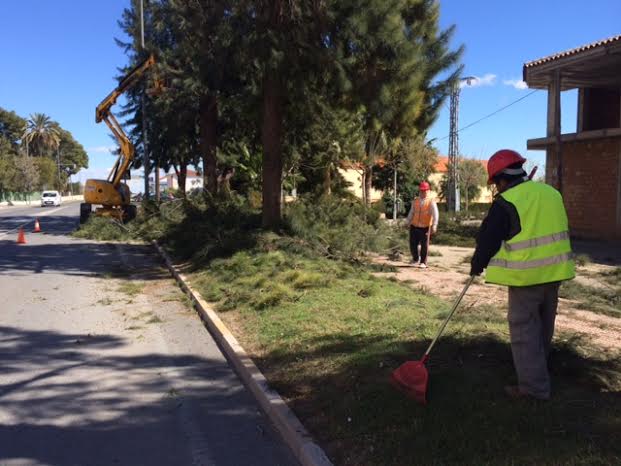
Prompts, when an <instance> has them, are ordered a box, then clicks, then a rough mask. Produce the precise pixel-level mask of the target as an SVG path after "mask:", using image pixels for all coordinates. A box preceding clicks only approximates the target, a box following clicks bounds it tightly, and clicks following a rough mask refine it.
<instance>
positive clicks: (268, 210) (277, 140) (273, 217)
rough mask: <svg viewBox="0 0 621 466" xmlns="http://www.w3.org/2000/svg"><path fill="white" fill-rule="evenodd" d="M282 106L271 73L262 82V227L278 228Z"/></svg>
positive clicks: (275, 79) (280, 183)
mask: <svg viewBox="0 0 621 466" xmlns="http://www.w3.org/2000/svg"><path fill="white" fill-rule="evenodd" d="M282 107H283V102H282V95H281V85H280V82H279V79H278V77H277V76H276V75H275V73H274V72H273V71H271V72H268V73H267V75H266V77H265V78H264V80H263V122H262V128H261V140H262V143H263V167H262V170H261V173H262V177H263V227H265V228H269V229H272V230H274V229H277V228H278V227H279V226H280V220H281V218H280V207H281V204H280V196H281V192H280V191H281V185H282V131H283V129H282V124H283V121H282V119H283V108H282Z"/></svg>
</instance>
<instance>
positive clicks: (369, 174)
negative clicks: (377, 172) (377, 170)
mask: <svg viewBox="0 0 621 466" xmlns="http://www.w3.org/2000/svg"><path fill="white" fill-rule="evenodd" d="M372 182H373V167H371V166H370V165H365V167H364V203H365V204H366V205H367V206H369V205H371V187H372Z"/></svg>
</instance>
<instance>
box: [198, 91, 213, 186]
mask: <svg viewBox="0 0 621 466" xmlns="http://www.w3.org/2000/svg"><path fill="white" fill-rule="evenodd" d="M199 105H200V109H199V114H200V148H201V153H202V156H203V172H204V173H203V183H204V185H205V189H207V191H208V192H209V193H210V194H212V195H215V194H216V193H217V192H218V175H217V173H216V169H217V160H216V149H217V146H218V101H217V99H216V97H215V96H214V95H211V94H209V95H204V96H201V99H200V103H199Z"/></svg>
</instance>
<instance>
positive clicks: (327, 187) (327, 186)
mask: <svg viewBox="0 0 621 466" xmlns="http://www.w3.org/2000/svg"><path fill="white" fill-rule="evenodd" d="M331 169H332V167H331V166H330V164H328V166H327V167H326V169H325V171H324V173H323V194H325V195H328V196H329V195H330V194H332V173H331Z"/></svg>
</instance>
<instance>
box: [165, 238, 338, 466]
mask: <svg viewBox="0 0 621 466" xmlns="http://www.w3.org/2000/svg"><path fill="white" fill-rule="evenodd" d="M153 245H154V246H155V248H156V249H157V250H158V252H159V253H160V255H161V256H162V257H163V258H164V262H165V263H166V266H167V267H168V269H169V270H170V272H171V273H172V275H173V277H175V279H176V280H177V282H178V283H179V286H180V287H181V289H182V290H183V291H184V292H185V293H186V294H187V295H188V296H189V297H190V298H191V299H192V301H193V303H194V307H195V308H196V310H197V311H198V313H199V315H200V317H201V319H202V320H203V321H204V322H205V324H206V325H207V328H208V329H209V332H210V333H211V334H212V335H213V337H214V338H215V339H216V341H217V342H218V344H219V345H220V347H221V348H222V349H223V351H224V353H225V355H226V357H227V359H228V360H229V361H230V362H231V363H232V364H233V366H234V367H235V370H236V371H237V374H238V375H239V376H240V377H241V379H242V380H243V382H244V384H245V385H246V387H248V388H249V389H250V391H251V392H252V394H253V395H254V397H255V398H256V400H257V401H258V402H259V405H260V406H261V408H262V409H263V411H264V412H265V413H266V414H267V416H268V417H269V418H270V420H271V421H272V423H273V424H274V426H276V428H277V429H278V432H280V434H281V435H282V437H283V439H284V440H285V442H286V443H287V445H288V446H289V448H290V449H291V451H292V452H293V453H294V455H295V456H296V458H297V459H298V460H299V461H300V463H301V464H302V465H303V466H331V465H332V462H331V461H330V460H329V459H328V457H327V456H326V454H325V453H324V451H323V450H322V449H321V447H319V445H317V444H316V443H315V442H314V441H313V439H312V437H311V436H310V434H309V433H308V431H307V430H306V429H305V428H304V426H303V425H302V423H301V422H300V420H299V419H298V418H297V416H296V415H295V414H294V413H293V411H291V410H290V409H289V407H288V406H287V404H286V403H285V402H284V401H283V399H282V398H281V397H280V395H279V394H278V393H277V392H275V391H274V390H272V389H270V387H269V385H268V383H267V379H266V378H265V376H264V375H263V374H262V373H261V371H260V370H259V369H258V368H257V366H255V364H254V362H253V361H252V359H250V357H249V356H248V355H247V354H246V351H244V349H243V348H242V347H241V345H240V344H239V342H238V341H237V339H236V338H235V337H234V336H233V334H232V333H231V332H230V330H229V329H228V328H227V327H226V325H224V322H222V320H220V318H219V317H218V315H217V314H216V313H215V312H214V311H213V310H212V309H211V308H210V307H209V304H208V303H207V302H206V301H205V300H204V299H203V297H202V296H201V295H200V293H198V292H197V291H196V290H194V289H193V288H192V287H191V286H190V285H189V284H188V279H187V278H186V277H185V276H184V275H183V274H181V273H179V271H178V270H177V269H176V267H175V266H174V264H173V263H172V261H171V259H170V257H169V256H168V254H167V253H166V251H164V249H163V248H162V247H161V246H160V245H159V244H157V242H155V241H153Z"/></svg>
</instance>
